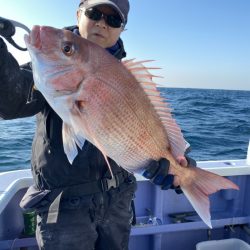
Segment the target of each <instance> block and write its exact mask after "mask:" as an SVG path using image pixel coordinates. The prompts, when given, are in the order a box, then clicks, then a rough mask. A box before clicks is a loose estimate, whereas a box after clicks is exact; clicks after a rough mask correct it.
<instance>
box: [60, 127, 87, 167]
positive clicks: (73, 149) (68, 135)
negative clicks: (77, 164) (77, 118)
mask: <svg viewBox="0 0 250 250" xmlns="http://www.w3.org/2000/svg"><path fill="white" fill-rule="evenodd" d="M62 137H63V148H64V152H65V154H66V155H67V158H68V160H69V162H70V164H72V163H73V160H74V159H75V157H76V156H77V154H78V149H77V146H78V147H79V148H82V147H83V145H84V142H85V138H84V137H83V136H81V135H80V134H79V133H78V134H76V133H75V132H74V130H73V128H72V127H71V126H69V125H68V124H66V123H63V128H62Z"/></svg>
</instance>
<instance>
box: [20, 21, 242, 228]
mask: <svg viewBox="0 0 250 250" xmlns="http://www.w3.org/2000/svg"><path fill="white" fill-rule="evenodd" d="M25 42H26V45H27V48H28V50H29V53H30V56H31V60H32V67H33V75H34V82H35V87H36V88H37V89H38V90H39V91H40V92H41V93H42V94H43V95H44V97H45V98H46V100H47V102H48V103H49V104H50V106H51V107H52V108H53V109H54V110H55V112H56V113H57V114H58V115H59V116H60V117H61V119H62V120H63V129H62V136H63V144H64V151H65V154H66V155H67V157H68V160H69V162H71V163H72V162H73V160H74V158H75V156H76V155H77V153H78V148H82V147H83V144H84V142H85V140H88V141H90V142H91V143H92V144H94V145H95V146H96V147H98V148H99V150H100V151H101V152H102V153H103V155H104V157H105V159H106V161H107V164H108V165H109V163H108V157H110V158H111V159H113V160H114V161H116V162H117V163H118V164H119V165H120V166H121V167H122V168H124V169H126V170H128V171H130V172H134V173H135V172H141V171H142V170H143V168H144V167H145V166H146V165H147V163H148V162H149V161H150V160H152V159H154V160H159V159H160V158H167V159H168V160H169V161H170V168H169V172H170V173H171V174H173V175H175V176H176V177H177V178H178V180H179V182H180V186H181V189H182V190H183V192H184V194H185V195H186V197H187V198H188V199H189V201H190V202H191V204H192V205H193V207H194V208H195V210H196V211H197V213H198V214H199V215H200V217H201V218H202V219H203V221H204V222H205V223H206V224H207V225H208V226H209V227H211V221H210V211H209V198H208V195H209V194H212V193H214V192H216V191H218V190H220V189H228V188H231V189H238V186H237V185H235V184H234V183H232V182H231V181H230V180H228V179H226V178H224V177H221V176H219V175H216V174H213V173H210V172H207V171H205V170H202V169H200V168H198V167H196V168H195V167H188V168H186V167H182V166H181V165H180V164H179V163H178V162H179V161H178V160H177V159H180V157H184V153H185V148H186V141H185V140H184V138H183V135H182V132H181V129H180V128H179V126H178V125H177V123H176V121H175V120H174V119H173V117H172V115H171V112H170V109H169V107H168V104H167V102H166V101H165V100H164V99H163V98H162V97H161V95H160V93H159V91H158V90H157V88H156V85H155V84H154V82H153V81H152V79H153V75H151V73H150V72H149V69H148V68H147V67H145V66H144V65H143V63H142V62H136V61H134V60H127V61H124V62H120V61H118V60H117V59H116V58H114V57H113V56H112V55H110V54H109V53H108V52H107V51H106V50H105V49H103V48H101V47H99V46H98V45H96V44H94V43H92V42H90V41H88V40H86V39H84V38H82V37H80V36H78V35H76V34H73V33H72V32H71V31H67V30H61V29H55V28H52V27H44V26H34V27H33V29H32V31H31V33H30V34H29V35H26V36H25Z"/></svg>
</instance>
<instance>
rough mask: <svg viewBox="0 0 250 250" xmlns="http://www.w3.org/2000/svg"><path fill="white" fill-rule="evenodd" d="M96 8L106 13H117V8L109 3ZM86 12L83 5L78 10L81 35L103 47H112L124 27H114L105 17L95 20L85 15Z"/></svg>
mask: <svg viewBox="0 0 250 250" xmlns="http://www.w3.org/2000/svg"><path fill="white" fill-rule="evenodd" d="M95 8H97V9H98V10H100V11H101V12H102V13H103V14H106V15H113V14H116V12H115V10H113V9H112V8H111V7H110V6H108V5H100V6H97V7H95ZM84 13H85V9H84V8H82V7H81V9H79V10H78V11H77V20H78V26H79V32H80V35H81V36H82V37H83V38H86V39H88V40H89V41H91V42H94V43H96V44H98V45H99V46H101V47H103V48H109V47H112V46H113V45H114V44H115V43H116V42H117V40H118V38H119V37H120V34H121V32H122V31H123V27H120V28H112V27H110V26H109V25H108V24H107V23H106V22H105V20H104V18H101V20H99V21H93V20H91V19H89V18H88V17H87V16H85V14H84Z"/></svg>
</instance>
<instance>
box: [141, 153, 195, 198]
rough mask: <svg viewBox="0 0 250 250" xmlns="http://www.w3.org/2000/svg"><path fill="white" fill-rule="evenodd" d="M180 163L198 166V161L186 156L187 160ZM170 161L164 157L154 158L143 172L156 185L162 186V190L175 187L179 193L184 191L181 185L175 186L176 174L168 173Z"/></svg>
mask: <svg viewBox="0 0 250 250" xmlns="http://www.w3.org/2000/svg"><path fill="white" fill-rule="evenodd" d="M180 164H181V165H182V166H183V167H188V166H193V167H196V161H195V160H194V159H192V158H190V157H188V156H186V161H185V160H184V161H181V162H180ZM169 166H170V163H169V161H168V160H167V159H165V158H162V159H160V160H159V161H154V160H152V161H151V162H150V163H149V165H148V166H147V168H146V170H145V171H144V172H143V174H142V175H143V176H144V177H145V178H147V179H150V181H151V182H152V183H154V184H155V185H159V186H161V189H162V190H167V189H170V188H171V189H175V192H176V193H177V194H181V193H183V192H182V190H181V188H180V186H177V187H175V186H174V185H173V183H174V175H172V174H168V170H169Z"/></svg>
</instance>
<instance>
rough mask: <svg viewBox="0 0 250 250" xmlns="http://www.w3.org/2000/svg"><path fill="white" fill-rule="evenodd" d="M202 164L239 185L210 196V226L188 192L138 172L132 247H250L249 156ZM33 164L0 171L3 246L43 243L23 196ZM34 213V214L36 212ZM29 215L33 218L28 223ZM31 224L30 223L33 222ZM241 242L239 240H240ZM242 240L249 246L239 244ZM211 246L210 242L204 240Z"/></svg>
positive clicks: (3, 248) (188, 249)
mask: <svg viewBox="0 0 250 250" xmlns="http://www.w3.org/2000/svg"><path fill="white" fill-rule="evenodd" d="M198 167H200V168H203V169H206V170H208V171H211V172H214V173H216V174H219V175H222V176H226V177H227V178H229V179H231V180H232V181H233V182H234V183H236V184H237V185H238V186H239V187H240V191H236V190H222V191H219V192H217V193H215V194H213V195H211V196H210V202H211V207H210V211H211V221H212V226H213V228H212V229H210V228H208V227H207V225H206V224H205V223H204V222H203V221H202V220H201V219H200V217H199V216H198V215H197V214H196V212H195V211H194V209H193V208H192V206H191V204H190V203H189V201H188V200H187V198H186V197H185V196H184V195H183V194H180V195H177V194H176V193H175V192H174V191H173V190H168V191H162V190H160V188H159V187H156V186H155V185H153V184H151V183H150V182H149V181H148V180H146V179H144V178H142V177H141V176H136V177H137V181H138V190H137V191H136V199H135V207H136V208H135V209H136V216H137V218H136V221H137V222H136V225H135V226H133V227H132V231H131V237H130V243H129V249H130V250H135V249H137V250H138V249H143V250H156V249H157V250H159V249H162V250H163V249H175V250H184V249H185V250H193V249H199V250H202V249H204V250H205V249H207V250H208V249H217V248H203V247H202V246H203V245H202V244H210V245H211V244H212V246H216V244H224V245H225V246H229V243H231V244H232V247H233V248H225V247H224V248H223V246H222V247H220V250H221V249H235V250H238V249H250V245H249V243H250V193H249V190H250V164H249V160H247V159H246V160H228V161H227V160H226V161H201V162H198ZM32 183H33V180H32V175H31V171H30V170H28V169H24V170H16V171H9V172H3V173H0V249H1V250H7V249H29V250H31V249H32V250H33V249H38V248H37V243H36V239H35V236H34V230H31V229H32V226H33V227H34V225H33V224H32V219H33V220H34V219H35V216H34V215H33V217H32V216H30V214H27V213H26V214H25V213H24V212H23V211H22V210H21V208H20V207H19V202H20V200H21V198H22V197H23V195H24V193H25V191H26V190H27V188H28V187H29V186H30V185H32ZM31 215H32V214H31ZM27 216H30V217H29V221H28V223H27ZM30 227H31V228H30ZM237 244H238V245H237ZM240 246H241V247H242V246H243V247H244V248H240ZM205 247H207V246H205Z"/></svg>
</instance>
